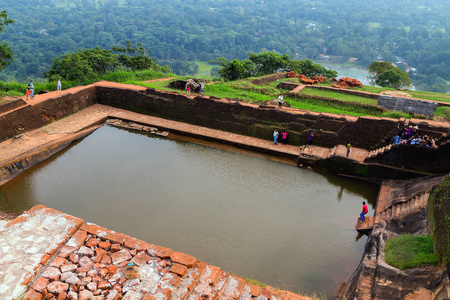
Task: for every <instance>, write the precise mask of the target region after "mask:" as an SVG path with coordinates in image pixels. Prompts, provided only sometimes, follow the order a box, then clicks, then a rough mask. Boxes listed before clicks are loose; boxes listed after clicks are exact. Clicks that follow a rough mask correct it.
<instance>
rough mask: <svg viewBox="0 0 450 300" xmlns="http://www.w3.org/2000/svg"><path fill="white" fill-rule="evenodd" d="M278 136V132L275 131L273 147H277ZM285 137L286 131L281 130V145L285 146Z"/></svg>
mask: <svg viewBox="0 0 450 300" xmlns="http://www.w3.org/2000/svg"><path fill="white" fill-rule="evenodd" d="M278 136H279V133H278V130H276V129H275V131H274V132H273V144H274V145H278ZM287 136H288V133H287V131H286V130H283V132H282V133H281V143H282V144H283V145H285V146H286V143H287Z"/></svg>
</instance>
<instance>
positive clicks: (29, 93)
mask: <svg viewBox="0 0 450 300" xmlns="http://www.w3.org/2000/svg"><path fill="white" fill-rule="evenodd" d="M26 95H27V101H28V96H30V100H31V99H33V98H31V85H28V87H27V94H26Z"/></svg>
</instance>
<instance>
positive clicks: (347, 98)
mask: <svg viewBox="0 0 450 300" xmlns="http://www.w3.org/2000/svg"><path fill="white" fill-rule="evenodd" d="M301 94H303V95H312V96H320V97H326V98H333V99H338V100H341V101H346V102H357V103H362V104H369V105H377V100H376V99H372V98H367V97H360V96H355V95H350V94H345V93H339V92H333V91H323V90H319V89H315V88H308V87H306V88H304V89H303V91H302V92H301Z"/></svg>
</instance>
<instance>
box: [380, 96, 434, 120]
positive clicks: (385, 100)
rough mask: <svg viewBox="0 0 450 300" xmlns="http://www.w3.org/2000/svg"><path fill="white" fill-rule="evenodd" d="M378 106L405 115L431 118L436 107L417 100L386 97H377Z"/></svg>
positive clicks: (431, 103)
mask: <svg viewBox="0 0 450 300" xmlns="http://www.w3.org/2000/svg"><path fill="white" fill-rule="evenodd" d="M378 105H379V106H381V107H384V108H386V109H389V110H396V111H401V112H406V113H414V114H420V115H426V116H432V115H433V114H434V111H435V110H436V107H437V106H438V105H437V103H435V102H428V101H420V100H417V99H408V98H400V97H392V96H386V95H379V96H378Z"/></svg>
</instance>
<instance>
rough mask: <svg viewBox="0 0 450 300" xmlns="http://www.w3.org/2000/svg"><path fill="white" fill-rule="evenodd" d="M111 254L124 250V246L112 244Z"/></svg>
mask: <svg viewBox="0 0 450 300" xmlns="http://www.w3.org/2000/svg"><path fill="white" fill-rule="evenodd" d="M109 250H110V251H111V252H117V251H120V250H122V246H121V245H120V244H112V245H111V248H110V249H109Z"/></svg>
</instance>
